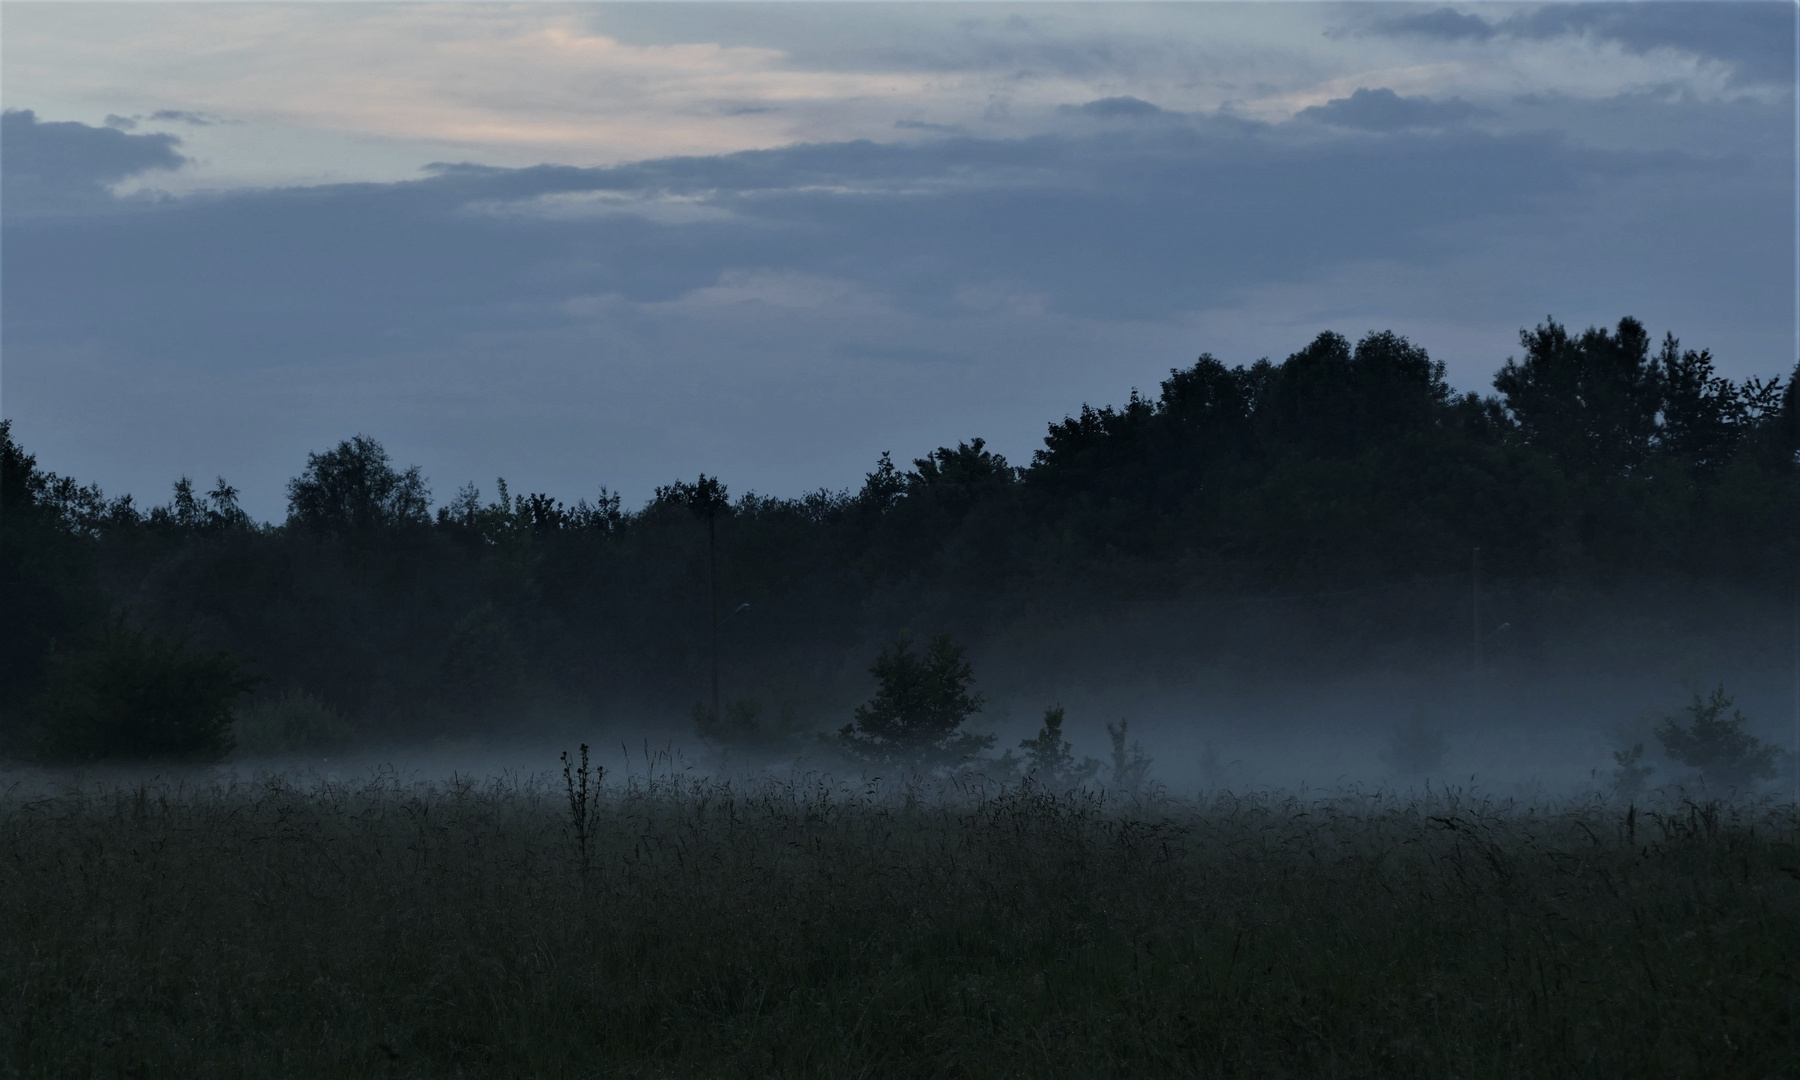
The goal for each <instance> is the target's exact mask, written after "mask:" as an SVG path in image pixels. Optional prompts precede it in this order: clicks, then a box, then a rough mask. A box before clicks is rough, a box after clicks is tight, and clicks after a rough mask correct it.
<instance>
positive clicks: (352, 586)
mask: <svg viewBox="0 0 1800 1080" xmlns="http://www.w3.org/2000/svg"><path fill="white" fill-rule="evenodd" d="M1521 346H1522V354H1521V355H1519V356H1517V357H1514V358H1512V359H1509V360H1508V361H1507V362H1506V364H1505V365H1504V366H1503V367H1502V368H1501V369H1500V370H1499V372H1498V373H1497V374H1496V376H1495V379H1494V384H1493V385H1494V389H1495V391H1496V393H1495V394H1494V395H1489V396H1483V395H1477V394H1473V393H1469V394H1462V395H1458V394H1455V393H1452V391H1451V389H1450V387H1449V386H1448V384H1447V383H1446V382H1445V379H1444V368H1443V365H1442V364H1441V363H1437V362H1434V361H1432V360H1431V359H1430V357H1429V356H1428V355H1427V354H1426V352H1425V350H1424V349H1422V348H1420V347H1418V346H1416V345H1414V344H1412V343H1411V342H1409V341H1407V340H1406V339H1405V338H1402V337H1399V336H1397V335H1394V334H1391V333H1374V334H1370V335H1368V336H1367V337H1365V338H1363V339H1362V340H1361V341H1359V342H1356V343H1355V344H1354V345H1353V344H1352V343H1351V342H1350V341H1348V340H1347V339H1345V338H1343V337H1341V336H1339V335H1337V334H1330V333H1327V334H1322V335H1320V336H1319V337H1318V339H1317V340H1315V341H1314V342H1313V343H1312V344H1311V345H1309V346H1307V347H1306V348H1305V349H1303V350H1301V351H1300V352H1298V353H1295V354H1294V355H1292V356H1290V357H1288V358H1287V359H1286V360H1284V361H1282V362H1280V363H1271V362H1268V361H1259V362H1257V363H1255V364H1252V365H1248V366H1238V367H1227V366H1226V365H1225V364H1223V363H1221V362H1220V361H1218V360H1216V359H1214V358H1213V357H1211V356H1210V355H1208V356H1202V357H1200V358H1199V360H1198V361H1197V362H1195V363H1194V364H1193V365H1191V366H1189V367H1187V368H1184V369H1180V370H1174V371H1171V372H1170V375H1169V378H1168V379H1167V380H1165V381H1164V382H1163V383H1162V384H1161V387H1160V389H1159V392H1158V393H1157V395H1156V396H1155V397H1153V398H1152V397H1148V396H1143V395H1140V394H1138V393H1137V392H1135V391H1134V392H1133V393H1132V394H1131V396H1130V397H1129V398H1128V399H1127V401H1126V402H1125V404H1124V405H1122V406H1118V407H1111V406H1109V407H1104V408H1092V407H1089V406H1083V407H1082V408H1081V410H1080V412H1079V413H1078V414H1076V415H1073V416H1069V417H1066V418H1065V419H1063V420H1061V421H1060V422H1057V423H1054V424H1051V425H1050V428H1049V432H1048V434H1047V435H1046V437H1045V439H1044V447H1043V449H1041V450H1039V451H1037V452H1036V453H1035V454H1034V455H1033V458H1032V460H1031V461H1030V462H1029V463H1028V464H1024V465H1015V464H1013V463H1011V462H1008V461H1007V460H1006V459H1004V458H1003V457H1001V456H1000V455H998V454H995V453H993V452H991V451H990V450H988V449H987V448H986V446H985V445H984V443H983V442H982V440H980V439H972V440H970V441H969V442H966V443H961V444H959V445H957V446H955V447H942V448H939V449H936V450H933V451H931V452H930V453H929V454H926V455H925V456H924V457H921V458H918V459H916V460H914V461H913V462H912V465H911V467H910V468H902V467H900V466H899V465H897V464H896V463H895V462H894V461H893V460H892V459H891V458H890V457H889V456H887V455H883V456H882V458H881V459H880V461H879V462H877V463H876V465H875V467H874V469H873V470H872V471H871V472H870V473H869V474H868V476H867V478H866V480H865V482H864V483H863V485H862V486H861V487H860V489H857V490H845V491H837V492H833V491H824V490H821V491H818V492H814V493H812V494H809V495H804V496H801V497H798V498H774V497H768V496H762V495H754V494H750V495H740V496H738V497H736V498H732V497H731V496H730V494H729V492H727V491H726V489H725V488H724V487H723V485H721V484H720V483H719V481H718V480H717V479H715V478H712V477H707V476H701V477H699V478H697V479H696V480H694V481H677V482H674V483H671V484H669V485H667V486H665V487H662V488H658V489H657V491H656V493H655V496H654V498H652V499H651V500H650V501H649V503H648V504H646V505H645V506H644V507H642V508H641V509H638V510H635V511H634V510H629V509H627V508H625V507H624V506H623V505H622V503H621V501H620V499H619V498H618V497H617V496H616V495H614V494H610V493H608V492H606V491H605V490H604V489H602V490H601V491H600V493H599V494H598V496H597V497H595V498H594V499H593V500H592V501H588V500H585V499H583V500H579V501H576V502H574V503H572V504H570V503H565V502H563V501H561V500H558V499H556V498H553V497H551V496H550V495H547V494H542V493H527V494H514V493H511V492H509V491H508V490H507V488H506V486H505V484H504V482H502V483H500V484H499V486H498V490H497V491H496V492H495V493H494V494H492V495H491V496H484V495H483V493H482V492H481V491H479V490H478V489H477V488H475V487H474V486H472V485H471V486H467V487H464V488H463V489H461V490H460V491H458V492H457V493H456V494H455V495H454V496H452V497H451V498H449V499H448V500H447V501H445V502H443V503H442V504H441V505H437V506H436V507H435V509H434V506H433V498H432V493H431V491H430V489H429V485H428V482H427V480H426V478H425V477H423V476H422V475H421V474H420V472H419V470H418V469H417V468H399V467H397V466H396V465H395V464H394V463H393V462H392V461H391V460H390V459H389V457H388V455H387V453H386V452H385V451H384V449H383V448H382V446H381V445H380V443H378V442H377V441H375V440H374V439H371V438H368V437H365V436H360V435H359V436H357V437H355V438H352V439H349V440H347V441H345V442H343V443H342V444H340V445H338V446H337V447H335V448H332V449H329V450H325V451H322V452H320V453H315V454H312V455H309V457H308V459H307V461H306V463H305V467H304V469H303V470H302V471H301V472H300V473H299V475H297V476H296V477H295V478H294V479H293V480H292V481H290V482H289V484H288V490H287V496H288V516H287V519H286V520H285V521H284V522H282V523H280V524H271V525H264V524H258V523H256V522H253V521H252V520H250V519H249V517H248V516H247V515H246V514H245V513H244V512H243V511H242V510H241V509H240V508H239V506H238V503H237V492H236V491H235V490H234V489H233V488H232V487H231V486H230V485H229V484H228V483H226V482H225V481H224V480H222V479H221V480H219V481H218V483H217V485H216V486H214V487H213V488H212V489H211V490H210V491H207V492H204V493H202V492H201V491H200V490H199V489H198V488H196V487H195V486H194V485H193V484H192V483H191V482H190V481H189V480H187V479H185V478H184V479H182V480H179V481H178V482H177V483H176V485H175V490H174V494H173V497H172V499H171V501H170V502H169V503H168V504H167V505H164V506H159V507H153V508H150V509H148V510H143V509H140V508H139V507H138V506H136V505H135V504H134V503H133V501H132V500H131V499H130V498H129V497H125V498H117V499H108V498H106V497H105V496H104V495H103V493H102V492H101V491H100V490H99V489H98V488H96V487H93V486H83V485H81V484H79V483H78V482H76V481H74V480H71V479H69V478H66V477H58V476H55V475H53V474H50V473H47V472H45V471H43V470H41V469H39V468H38V467H37V464H36V462H35V460H34V459H33V457H32V456H31V455H30V454H29V453H27V451H26V450H25V448H22V447H20V446H18V445H17V444H16V443H15V442H14V441H13V439H12V436H11V432H10V428H9V427H7V426H0V556H3V560H4V561H3V564H0V608H3V610H4V611H5V612H6V617H5V619H4V622H3V625H0V721H3V722H4V732H5V739H6V740H7V747H8V749H10V750H11V751H12V752H15V753H18V752H28V751H29V749H30V747H31V746H32V745H43V739H42V734H41V730H40V729H41V726H42V724H43V723H44V720H43V716H44V715H45V713H44V709H45V706H44V702H45V701H46V700H49V698H51V697H54V696H55V695H54V694H53V693H52V691H53V690H54V689H55V688H54V686H53V685H52V684H53V683H54V681H55V678H56V672H57V671H69V670H75V669H76V667H78V664H76V661H77V660H78V659H79V656H80V654H81V651H82V650H83V649H93V648H98V647H100V646H98V645H96V644H94V643H95V642H99V641H102V640H105V639H107V635H108V634H111V635H112V640H114V641H115V644H116V641H117V640H118V635H119V633H121V632H122V631H121V628H124V630H123V632H127V633H139V634H140V635H141V634H143V633H149V634H151V635H155V636H157V638H158V640H168V641H174V642H178V643H181V644H182V646H183V647H184V648H186V649H188V650H190V651H194V652H195V653H196V654H197V655H198V654H201V653H204V654H206V655H215V652H216V650H220V649H224V650H228V651H229V652H230V653H231V654H232V656H234V657H236V658H238V659H240V660H241V661H243V662H244V664H245V665H247V667H248V669H249V670H252V671H254V672H256V673H258V676H259V677H260V680H261V682H260V687H261V689H260V690H259V691H258V693H261V694H265V695H280V694H293V693H300V692H304V693H305V694H307V695H309V696H310V697H311V698H312V699H316V700H317V701H320V702H324V703H326V704H328V705H329V707H330V708H331V709H332V710H333V711H335V712H336V713H338V714H339V715H341V716H343V717H348V718H350V720H351V721H352V722H353V724H354V725H356V726H357V727H359V728H360V729H361V730H362V731H363V732H364V734H365V735H368V734H370V733H381V734H391V735H393V736H395V737H401V736H405V737H416V736H419V735H429V734H436V733H446V732H458V731H470V730H477V729H481V728H483V727H486V726H490V725H493V724H496V723H500V722H502V721H505V722H514V721H516V719H517V718H519V717H522V716H529V715H540V716H547V715H561V716H570V715H578V716H585V717H591V716H594V715H596V714H600V715H604V714H607V713H610V712H619V711H626V710H645V709H649V710H653V711H656V712H658V713H659V714H661V715H668V716H670V717H671V718H685V716H686V715H687V707H688V706H689V705H691V704H692V703H693V702H694V701H696V700H701V701H704V700H705V699H706V697H707V693H708V685H707V684H708V678H709V667H710V663H711V656H712V640H713V636H714V634H715V621H716V620H723V624H722V626H721V627H720V628H719V629H718V631H717V633H718V634H719V635H720V637H721V640H722V645H721V652H722V653H723V654H724V656H725V657H726V659H725V663H724V667H725V672H726V678H727V681H728V683H729V684H730V687H729V689H728V691H727V693H726V697H727V698H729V699H733V700H735V699H737V698H738V697H742V696H752V695H754V696H757V697H758V698H759V700H761V701H763V702H764V706H765V707H766V709H767V710H768V715H770V716H772V715H773V714H774V713H775V712H776V711H784V713H785V717H786V718H785V720H784V722H787V723H790V724H799V725H802V726H804V725H805V724H808V723H816V724H817V725H819V726H825V725H827V724H829V725H830V726H835V725H836V723H841V722H842V720H843V717H842V716H841V715H838V712H841V711H843V709H844V703H845V702H846V701H855V700H860V699H861V698H862V697H865V696H866V691H867V684H868V681H869V680H868V677H867V675H866V670H867V665H868V663H869V659H870V657H871V656H872V655H874V652H875V649H876V647H877V645H879V644H880V643H881V642H885V641H887V640H890V639H891V638H892V636H893V634H894V633H895V632H896V631H898V630H902V629H912V630H914V631H915V632H917V633H918V634H919V635H920V636H921V638H923V637H925V636H929V635H931V634H934V633H938V632H950V633H952V634H953V635H955V636H956V637H957V639H958V640H960V641H965V642H969V643H973V644H975V645H976V646H977V647H979V644H980V643H981V642H982V641H983V640H984V639H986V638H989V637H992V636H994V635H996V634H1001V633H1005V632H1008V631H1009V628H1017V627H1019V626H1021V625H1035V624H1038V623H1052V622H1056V623H1060V624H1068V623H1070V622H1071V621H1073V622H1078V623H1082V624H1084V625H1092V626H1096V627H1098V626H1102V625H1104V624H1105V622H1106V621H1107V619H1108V618H1110V617H1111V613H1114V612H1117V611H1119V610H1122V608H1121V607H1120V605H1122V604H1123V605H1127V606H1128V605H1129V604H1131V603H1140V602H1156V601H1175V600H1194V599H1197V598H1202V599H1203V598H1206V597H1224V596H1244V595H1252V594H1257V593H1259V592H1263V593H1267V592H1281V593H1284V594H1301V595H1304V594H1307V593H1309V592H1317V593H1319V594H1334V593H1342V592H1346V591H1354V590H1356V589H1358V588H1363V587H1369V586H1377V585H1383V584H1386V583H1395V582H1407V581H1414V580H1423V579H1428V578H1432V577H1434V576H1442V575H1445V574H1449V573H1455V572H1461V571H1466V570H1467V568H1468V566H1469V561H1470V553H1471V550H1472V549H1473V548H1475V547H1480V548H1481V550H1482V556H1481V557H1482V560H1483V565H1484V567H1485V569H1486V572H1488V573H1489V574H1491V575H1493V576H1494V577H1495V578H1496V579H1501V578H1512V579H1533V580H1539V581H1545V582H1551V583H1555V584H1556V586H1557V587H1558V588H1567V587H1581V588H1606V587H1608V586H1609V585H1612V584H1616V583H1619V582H1627V581H1631V580H1639V579H1649V578H1681V579H1687V580H1700V581H1719V582H1724V583H1728V584H1730V585H1731V586H1732V587H1733V588H1738V589H1748V590H1773V589H1776V588H1783V589H1785V588H1786V587H1787V584H1788V582H1789V581H1790V580H1791V577H1792V574H1793V568H1794V566H1795V565H1796V562H1797V560H1800V548H1797V547H1796V539H1795V538H1796V535H1797V533H1800V510H1797V507H1800V490H1797V487H1796V484H1797V479H1796V478H1797V470H1796V452H1797V451H1800V405H1797V403H1796V394H1795V382H1794V380H1792V379H1790V380H1788V381H1786V382H1785V383H1784V382H1783V381H1782V380H1779V379H1776V380H1770V381H1762V380H1757V379H1750V380H1747V381H1745V382H1742V383H1738V382H1733V381H1731V380H1728V379H1725V378H1722V377H1720V376H1719V375H1718V374H1717V373H1716V371H1715V369H1714V365H1713V361H1712V358H1711V357H1710V355H1709V354H1708V353H1706V352H1704V351H1695V350H1691V349H1684V348H1683V347H1682V346H1681V345H1680V343H1679V342H1678V341H1676V339H1674V338H1673V337H1672V336H1670V337H1666V338H1665V339H1664V340H1663V341H1662V342H1660V343H1655V342H1653V341H1652V339H1651V337H1650V335H1649V334H1648V333H1647V331H1646V330H1645V328H1644V327H1643V325H1642V324H1640V323H1639V322H1637V321H1636V320H1634V319H1629V318H1627V319H1623V320H1621V321H1620V322H1619V323H1618V325H1617V326H1616V327H1614V328H1609V329H1589V330H1587V331H1584V332H1581V333H1572V332H1570V331H1569V330H1567V329H1566V328H1564V327H1562V326H1560V325H1558V324H1556V323H1555V322H1554V321H1548V322H1546V323H1544V324H1543V325H1541V326H1538V327H1536V328H1535V329H1533V330H1531V331H1527V332H1523V333H1522V334H1521ZM746 604H747V605H749V606H748V608H745V607H744V605H746ZM1441 614H1442V616H1443V619H1445V620H1447V619H1450V618H1452V617H1455V618H1463V619H1466V615H1462V614H1459V613H1454V612H1448V611H1446V612H1444V613H1441ZM1432 618H1437V616H1435V615H1434V616H1432ZM1359 626H1360V627H1361V631H1360V633H1361V634H1362V636H1363V637H1364V638H1366V639H1368V640H1370V641H1374V640H1377V639H1381V638H1382V637H1383V636H1384V635H1385V636H1387V637H1389V638H1391V637H1394V636H1396V635H1398V636H1401V637H1407V638H1409V639H1411V640H1415V641H1416V642H1417V643H1418V644H1419V646H1420V647H1422V648H1432V647H1439V646H1440V645H1441V642H1442V639H1443V638H1444V637H1445V631H1444V626H1441V625H1437V624H1435V623H1433V622H1432V621H1431V619H1425V620H1423V621H1421V620H1419V619H1413V620H1412V621H1410V622H1403V623H1392V624H1391V625H1390V623H1388V622H1383V621H1382V620H1381V619H1379V618H1374V617H1372V616H1371V617H1370V618H1368V619H1365V620H1364V622H1363V623H1361V624H1359ZM108 628H111V629H108ZM1188 644H1189V645H1191V644H1192V642H1191V641H1189V643H1188ZM145 647H148V646H145ZM1184 647H1186V646H1184ZM1446 647H1447V646H1446ZM59 657H60V658H61V659H60V660H59V659H58V658H59ZM59 665H60V666H59ZM809 710H810V711H811V712H814V713H817V714H818V715H817V716H813V715H810V714H809ZM833 710H838V712H833ZM796 716H798V717H799V719H796V718H795V717H796ZM34 732H35V733H36V734H34ZM34 740H35V741H34Z"/></svg>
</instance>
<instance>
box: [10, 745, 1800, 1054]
mask: <svg viewBox="0 0 1800 1080" xmlns="http://www.w3.org/2000/svg"><path fill="white" fill-rule="evenodd" d="M566 795H567V793H566V791H565V789H564V786H563V781H562V779H561V777H553V778H551V780H550V781H547V782H546V781H538V782H521V781H504V782H489V783H483V784H477V783H470V782H461V781H451V782H449V783H437V784H426V783H417V784H415V783H409V782H404V781H402V780H399V779H396V778H394V777H392V776H391V775H390V776H385V777H384V776H373V777H371V778H370V779H368V780H367V781H364V782H358V783H351V784H343V783H323V782H317V781H311V782H300V781H296V780H289V779H282V778H279V777H274V778H262V779H258V780H256V781H253V782H243V781H239V782H235V783H221V782H215V781H206V780H203V781H167V782H146V783H123V782H118V783H114V784H111V785H90V786H88V787H87V788H85V789H63V790H59V791H55V792H51V793H45V792H43V791H34V792H28V791H26V790H25V789H24V788H23V787H21V788H18V789H15V790H14V791H13V792H12V793H11V794H9V795H7V796H5V797H4V798H3V799H0V1073H3V1074H4V1075H8V1076H41V1077H50V1076H56V1077H81V1076H106V1077H111V1076H167V1077H214V1076H245V1077H252V1076H254V1077H282V1076H306V1077H362V1076H368V1077H405V1076H469V1077H528V1076H541V1077H564V1076H567V1077H575V1076H595V1077H600V1076H607V1077H630V1076H683V1077H687V1076H692V1077H739V1076H818V1077H881V1076H909V1077H910V1076H917V1077H962V1076H968V1077H1005V1076H1020V1077H1026V1076H1030V1077H1039V1076H1071V1077H1090V1076H1091V1077H1107V1076H1118V1077H1145V1076H1248V1077H1352V1076H1355V1077H1363V1076H1367V1077H1433V1078H1446V1080H1447V1078H1451V1077H1457V1078H1463V1080H1474V1078H1478V1077H1562V1076H1571V1077H1574V1076H1583V1077H1587V1076H1592V1077H1665V1076H1666V1077H1696V1076H1718V1077H1734V1078H1750V1077H1774V1076H1790V1077H1791V1076H1800V818H1797V817H1796V815H1795V813H1794V811H1793V808H1791V807H1768V806H1764V807H1761V808H1756V809H1750V808H1738V809H1732V808H1730V807H1721V806H1709V805H1697V806H1696V805H1689V806H1679V807H1668V808H1664V809H1663V810H1662V811H1661V812H1652V811H1645V810H1636V811H1632V812H1629V813H1628V812H1626V811H1625V810H1622V809H1620V808H1616V807H1611V806H1607V805H1603V804H1598V803H1595V804H1584V805H1571V806H1561V807H1555V808H1548V809H1546V808H1524V807H1514V806H1506V805H1496V804H1491V803H1486V802H1480V801H1474V800H1471V799H1469V798H1466V797H1457V796H1455V795H1439V796H1435V797H1430V798H1426V799H1420V800H1405V799H1396V798H1394V797H1393V796H1377V795H1359V796H1346V797H1341V798H1334V799H1322V800H1309V801H1299V800H1287V799H1283V798H1280V797H1272V796H1264V797H1253V798H1221V799H1216V800H1212V801H1208V802H1199V803H1194V802H1181V801H1175V800H1167V799H1152V800H1139V801H1135V802H1132V803H1129V804H1119V803H1108V802H1106V801H1104V800H1102V799H1099V798H1096V797H1091V796H1086V795H1082V794H1079V793H1078V794H1075V795H1063V796H1053V795H1050V794H1047V793H1043V792H1034V791H1030V790H1027V791H1018V790H1010V791H1004V792H1000V793H997V794H995V793H989V794H983V793H981V792H979V791H975V790H969V789H950V790H932V791H921V790H912V791H897V792H886V793H883V792H880V791H870V790H864V789H854V790H853V789H847V788H844V787H838V786H833V785H831V784H830V783H829V782H826V781H822V780H818V779H811V780H796V781H792V782H776V781H773V780H769V781H762V782H753V783H751V784H750V785H748V786H744V785H738V786H731V785H727V784H719V783H709V782H704V781H702V782H695V781H691V780H681V779H661V780H647V779H646V778H643V777H639V778H637V779H636V780H635V781H633V782H631V783H629V784H617V783H609V784H608V785H607V787H606V788H605V789H604V790H603V791H602V792H600V793H598V794H597V795H596V796H595V798H594V799H593V801H592V804H591V805H590V806H589V808H588V810H587V813H586V814H585V815H577V814H575V813H573V812H572V810H571V804H570V800H569V799H568V798H567V797H566ZM583 826H585V829H586V831H587V832H588V839H587V842H586V844H585V846H584V844H583V842H582V839H581V835H580V834H581V832H582V831H583Z"/></svg>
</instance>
